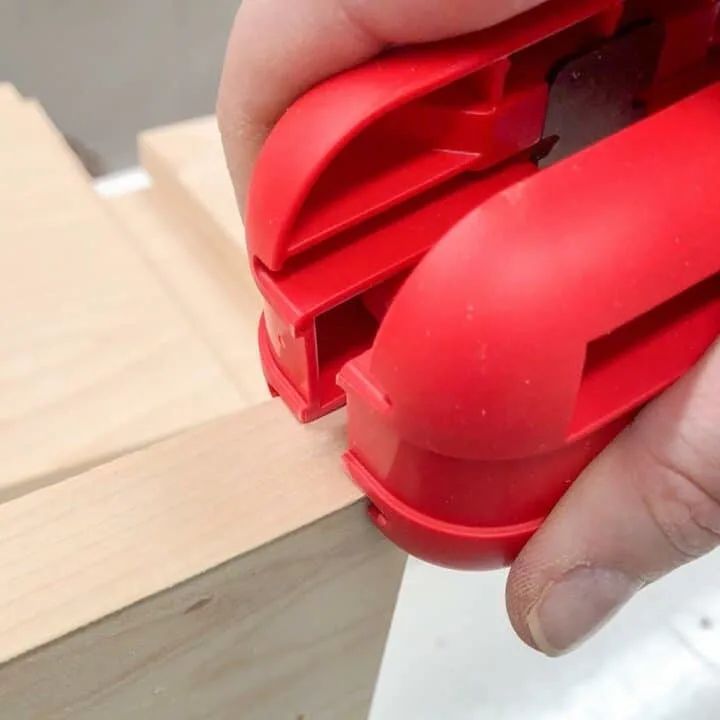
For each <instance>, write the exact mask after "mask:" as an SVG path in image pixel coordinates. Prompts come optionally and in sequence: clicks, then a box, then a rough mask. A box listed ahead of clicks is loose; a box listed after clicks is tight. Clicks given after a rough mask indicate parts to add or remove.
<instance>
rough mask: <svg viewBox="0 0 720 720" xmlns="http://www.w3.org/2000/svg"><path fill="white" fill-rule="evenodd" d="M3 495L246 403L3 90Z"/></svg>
mask: <svg viewBox="0 0 720 720" xmlns="http://www.w3.org/2000/svg"><path fill="white" fill-rule="evenodd" d="M0 280H1V282H0V305H1V306H2V308H3V312H2V314H1V315H0V338H2V342H0V458H2V469H0V501H2V500H7V499H8V498H11V497H15V496H17V495H20V494H22V493H24V492H27V491H29V490H31V489H33V488H36V487H39V486H42V485H44V484H47V483H49V482H53V481H56V480H58V479H60V478H62V477H66V476H68V475H70V474H73V473H74V472H78V471H79V470H80V469H82V468H86V467H90V466H92V465H94V464H97V463H98V462H101V461H102V460H103V459H106V458H111V457H115V456H117V455H119V454H122V453H124V452H126V451H128V450H130V449H133V448H137V447H142V446H144V445H146V444H148V443H150V442H153V441H155V440H157V439H159V438H162V437H165V436H167V435H170V434H172V433H175V432H178V431H180V430H182V429H184V428H187V427H191V426H193V425H196V424H198V423H200V422H203V421H206V420H208V419H211V418H214V417H217V416H219V415H222V414H226V413H229V412H232V411H234V410H237V409H238V408H240V407H242V406H243V405H244V400H243V398H242V396H241V395H240V394H239V393H238V391H237V389H236V387H235V386H234V385H233V384H232V383H231V382H230V380H229V378H228V377H227V375H226V374H225V372H224V370H223V368H222V367H221V365H220V364H219V363H218V362H217V361H216V360H215V358H214V357H213V355H212V353H211V351H210V350H209V348H208V347H206V345H205V344H204V342H202V340H201V339H200V338H199V337H198V336H197V334H196V333H195V332H194V331H193V329H192V327H191V325H190V324H189V323H188V322H187V320H186V319H185V318H184V317H183V316H182V314H181V313H180V312H179V311H177V310H176V308H175V307H174V306H173V304H172V303H171V301H170V300H169V298H168V296H167V294H166V292H165V291H164V289H163V288H162V287H161V285H160V283H159V282H158V281H157V280H156V278H155V277H154V276H153V274H152V272H151V271H150V270H149V268H148V267H147V266H146V264H145V262H144V261H143V260H142V259H141V258H140V257H139V256H138V254H137V253H136V252H135V251H134V249H133V248H132V245H131V243H129V242H128V238H127V236H126V233H125V232H123V231H121V230H120V229H119V228H118V226H117V225H116V224H115V223H114V222H113V221H112V219H111V218H110V216H109V214H108V213H107V212H106V210H105V209H104V208H103V207H102V205H101V203H100V201H99V200H98V199H97V198H96V197H95V194H94V192H93V191H92V189H91V187H90V186H89V183H88V178H87V176H86V175H85V172H84V170H83V169H82V167H81V165H80V163H79V161H77V160H76V158H75V156H74V155H73V154H72V153H71V151H70V150H69V149H68V148H67V146H66V145H65V143H64V142H63V140H62V138H61V137H60V135H59V133H57V131H55V130H54V128H53V127H52V125H51V123H50V122H49V121H48V120H47V118H46V117H45V116H44V115H43V113H42V111H41V110H40V109H39V108H38V107H37V106H36V105H34V104H32V103H29V102H23V101H22V100H21V99H20V98H19V97H18V96H17V94H16V93H15V92H14V91H12V90H10V89H9V88H7V87H6V88H5V89H3V91H2V94H1V95H0Z"/></svg>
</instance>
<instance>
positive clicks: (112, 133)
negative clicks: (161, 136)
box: [0, 0, 240, 174]
mask: <svg viewBox="0 0 720 720" xmlns="http://www.w3.org/2000/svg"><path fill="white" fill-rule="evenodd" d="M239 1H240V0H0V81H10V82H12V83H14V84H15V85H16V86H17V87H18V89H19V90H20V91H21V92H22V93H23V94H24V95H27V96H32V97H37V98H39V99H40V101H41V102H42V104H43V105H44V106H45V108H46V110H47V111H48V112H49V113H50V115H51V116H52V118H53V120H54V121H55V123H56V124H57V125H58V126H59V127H60V129H61V130H62V131H63V133H65V135H66V136H67V137H68V139H69V140H70V142H71V144H72V145H73V147H74V148H75V149H76V150H77V151H78V152H79V154H80V155H81V156H82V157H83V160H84V161H85V163H86V164H87V165H88V166H89V168H90V169H91V171H92V172H93V173H94V174H101V173H105V172H109V171H112V170H118V169H121V168H124V167H127V166H129V165H132V164H134V162H135V135H136V134H137V132H138V131H140V130H143V129H146V128H148V127H153V126H156V125H162V124H164V123H168V122H173V121H175V120H180V119H184V118H187V117H193V116H197V115H203V114H206V113H209V112H211V111H212V110H213V109H214V105H215V94H216V88H217V81H218V76H219V72H220V67H221V65H222V58H223V54H224V49H225V43H226V40H227V35H228V32H229V29H230V26H231V24H232V19H233V16H234V14H235V12H236V9H237V7H238V5H239Z"/></svg>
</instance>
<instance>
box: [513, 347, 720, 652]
mask: <svg viewBox="0 0 720 720" xmlns="http://www.w3.org/2000/svg"><path fill="white" fill-rule="evenodd" d="M719 543H720V343H719V344H717V345H716V346H715V348H714V349H713V350H711V352H710V353H709V354H708V356H707V357H706V358H705V360H704V361H703V362H702V363H701V364H700V365H699V366H698V367H697V368H696V369H695V370H694V371H693V372H692V373H691V374H690V375H689V376H687V377H686V378H685V379H683V380H682V381H680V382H679V383H678V384H677V385H676V386H675V387H673V388H672V389H671V390H670V391H669V392H667V393H666V394H665V395H664V396H663V397H662V398H660V399H659V400H657V401H656V402H655V403H654V404H653V405H651V406H649V407H648V408H647V409H646V410H645V411H644V412H643V413H642V414H641V415H640V417H639V418H638V420H637V422H636V423H635V424H634V425H633V426H632V427H631V428H629V429H628V430H627V431H626V432H625V433H624V434H623V435H621V436H620V438H619V439H618V440H617V441H616V442H615V443H614V444H613V445H612V446H611V447H610V448H609V449H608V450H607V451H606V452H605V453H604V454H603V455H602V456H601V457H600V458H599V459H598V460H597V461H596V462H595V463H594V464H593V465H592V466H591V467H590V468H589V469H588V470H587V471H586V472H585V473H584V474H583V476H582V477H581V478H580V479H579V480H578V481H577V482H576V484H575V485H574V486H573V487H572V488H571V490H570V491H569V492H568V494H567V496H566V497H565V498H564V500H563V501H562V502H561V503H560V505H559V506H558V507H557V508H556V509H555V511H554V512H553V514H552V515H551V517H550V518H549V519H548V521H547V523H546V524H545V526H543V528H542V529H541V530H540V532H539V533H538V534H537V536H536V537H534V538H533V539H532V541H531V542H530V543H529V544H528V546H527V547H526V548H525V550H524V551H523V553H522V554H521V556H520V557H519V558H518V560H517V561H516V563H515V565H514V566H513V568H512V571H511V574H510V578H509V581H508V589H507V601H508V610H509V613H510V617H511V620H512V623H513V626H514V627H515V629H516V631H517V632H518V634H519V635H520V636H521V637H522V638H523V639H524V640H525V641H526V642H527V643H529V644H530V645H532V646H534V647H536V648H537V649H539V650H541V651H542V652H544V653H546V654H549V655H557V654H561V653H564V652H567V651H568V650H571V649H572V648H573V647H575V646H576V645H577V644H579V643H581V642H582V641H583V640H584V639H586V638H587V637H588V636H589V635H590V634H592V633H593V632H594V631H595V630H597V629H598V628H599V627H600V626H602V624H603V623H604V622H605V621H606V620H608V619H609V618H610V617H611V616H612V615H613V613H614V612H615V611H616V610H617V609H618V608H619V607H621V606H622V605H623V604H624V603H625V602H626V601H628V600H629V599H630V598H631V597H632V596H633V595H634V594H635V593H636V592H637V591H638V590H640V589H641V588H642V587H643V585H645V584H647V583H649V582H652V581H653V580H655V579H657V578H659V577H661V576H662V575H664V574H666V573H668V572H669V571H671V570H673V569H674V568H676V567H678V566H679V565H682V564H683V563H686V562H688V561H690V560H693V559H695V558H697V557H700V556H701V555H703V554H705V553H707V552H708V551H710V550H712V549H713V548H715V547H716V546H717V545H718V544H719Z"/></svg>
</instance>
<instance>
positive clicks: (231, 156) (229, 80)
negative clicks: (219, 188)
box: [218, 0, 542, 205]
mask: <svg viewBox="0 0 720 720" xmlns="http://www.w3.org/2000/svg"><path fill="white" fill-rule="evenodd" d="M541 2H542V0H510V1H508V0H297V1H296V2H287V0H244V1H243V3H242V5H241V6H240V10H239V11H238V14H237V17H236V20H235V24H234V27H233V30H232V33H231V37H230V42H229V45H228V50H227V56H226V61H225V68H224V70H223V77H222V80H221V85H220V94H219V98H218V120H219V123H220V129H221V132H222V135H223V142H224V144H225V151H226V155H227V159H228V165H229V168H230V173H231V175H232V177H233V181H234V183H235V188H236V192H237V195H238V199H239V201H240V202H241V205H242V204H243V203H244V199H245V194H246V189H247V185H248V182H249V176H250V172H251V168H252V164H253V162H254V160H255V157H256V155H257V152H258V150H259V148H260V146H261V144H262V142H263V141H264V139H265V137H266V136H267V133H268V132H269V130H270V128H271V127H272V125H273V124H274V123H275V121H276V120H277V118H278V117H279V116H280V114H281V113H282V112H283V111H284V110H285V109H286V108H287V107H288V105H290V104H291V103H292V102H293V100H295V99H296V98H297V97H298V96H299V95H301V94H302V93H303V92H304V91H306V90H308V89H309V88H310V87H312V86H313V85H315V84H316V83H318V82H319V81H321V80H323V79H325V78H327V77H329V76H330V75H333V74H334V73H337V72H339V71H341V70H344V69H346V68H349V67H352V66H353V65H356V64H359V63H361V62H362V61H364V60H367V59H369V58H371V57H372V56H373V55H375V54H377V53H378V52H380V51H381V50H382V49H383V48H384V47H385V46H386V45H390V44H399V43H409V42H425V41H430V40H438V39H440V38H445V37H450V36H453V35H459V34H463V33H466V32H471V31H473V30H478V29H481V28H483V27H487V26H489V25H492V24H495V23H497V22H500V21H501V20H504V19H506V18H508V17H511V16H513V15H516V14H518V13H519V12H521V11H523V10H526V9H528V8H530V7H533V6H534V5H539V4H540V3H541Z"/></svg>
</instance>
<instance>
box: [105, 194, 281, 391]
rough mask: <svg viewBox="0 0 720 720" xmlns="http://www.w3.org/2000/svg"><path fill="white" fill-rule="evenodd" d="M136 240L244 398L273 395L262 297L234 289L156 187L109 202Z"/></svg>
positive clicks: (198, 234)
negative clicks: (261, 329) (265, 365)
mask: <svg viewBox="0 0 720 720" xmlns="http://www.w3.org/2000/svg"><path fill="white" fill-rule="evenodd" d="M106 202H107V204H108V206H109V207H110V208H111V210H112V211H113V212H114V214H115V216H116V217H117V218H118V220H119V221H120V222H121V223H122V224H123V225H124V226H125V227H127V228H128V229H129V230H130V236H131V237H132V238H134V239H136V241H137V242H136V248H137V250H138V252H139V253H140V254H142V256H143V257H144V258H145V259H146V260H147V262H148V263H149V265H150V266H151V267H152V268H153V270H154V272H155V273H156V275H157V277H158V278H159V279H160V280H161V282H163V284H164V285H165V286H166V288H167V289H168V292H169V293H170V294H171V296H172V297H173V299H174V300H175V303H176V305H177V306H178V307H181V308H182V309H183V310H184V312H185V313H186V315H187V317H188V318H189V319H190V321H191V322H192V324H193V327H194V328H195V330H196V332H197V333H198V334H199V335H200V336H201V337H203V339H204V340H205V341H206V343H207V344H208V346H209V347H211V348H212V350H213V352H214V354H215V357H216V359H217V360H218V362H219V363H221V364H222V365H223V367H224V368H225V370H226V371H227V374H228V376H229V377H230V378H231V380H232V381H233V382H234V384H235V386H236V387H237V390H238V392H239V394H240V396H241V397H242V399H243V401H245V402H247V403H248V404H253V403H257V402H262V401H263V400H266V399H267V398H268V397H269V392H268V389H267V384H266V382H265V379H264V377H263V374H262V369H261V366H260V358H259V353H258V343H257V326H258V320H259V316H260V311H261V308H260V305H261V303H260V295H259V293H257V292H252V293H247V292H243V291H242V289H238V288H237V287H235V279H234V275H233V272H232V270H231V268H229V267H228V265H227V263H224V262H221V261H219V259H218V258H217V257H216V256H215V255H214V254H212V253H208V252H207V251H206V247H205V243H206V239H205V237H204V235H203V233H201V232H198V231H197V230H196V229H195V228H194V227H193V226H192V225H191V224H189V223H186V222H183V220H182V215H181V214H180V213H178V212H175V211H174V208H173V207H171V205H170V203H167V202H163V201H162V199H161V198H159V197H158V193H157V191H152V190H148V191H140V192H135V193H130V194H127V195H121V196H119V197H115V198H108V199H107V200H106Z"/></svg>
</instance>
